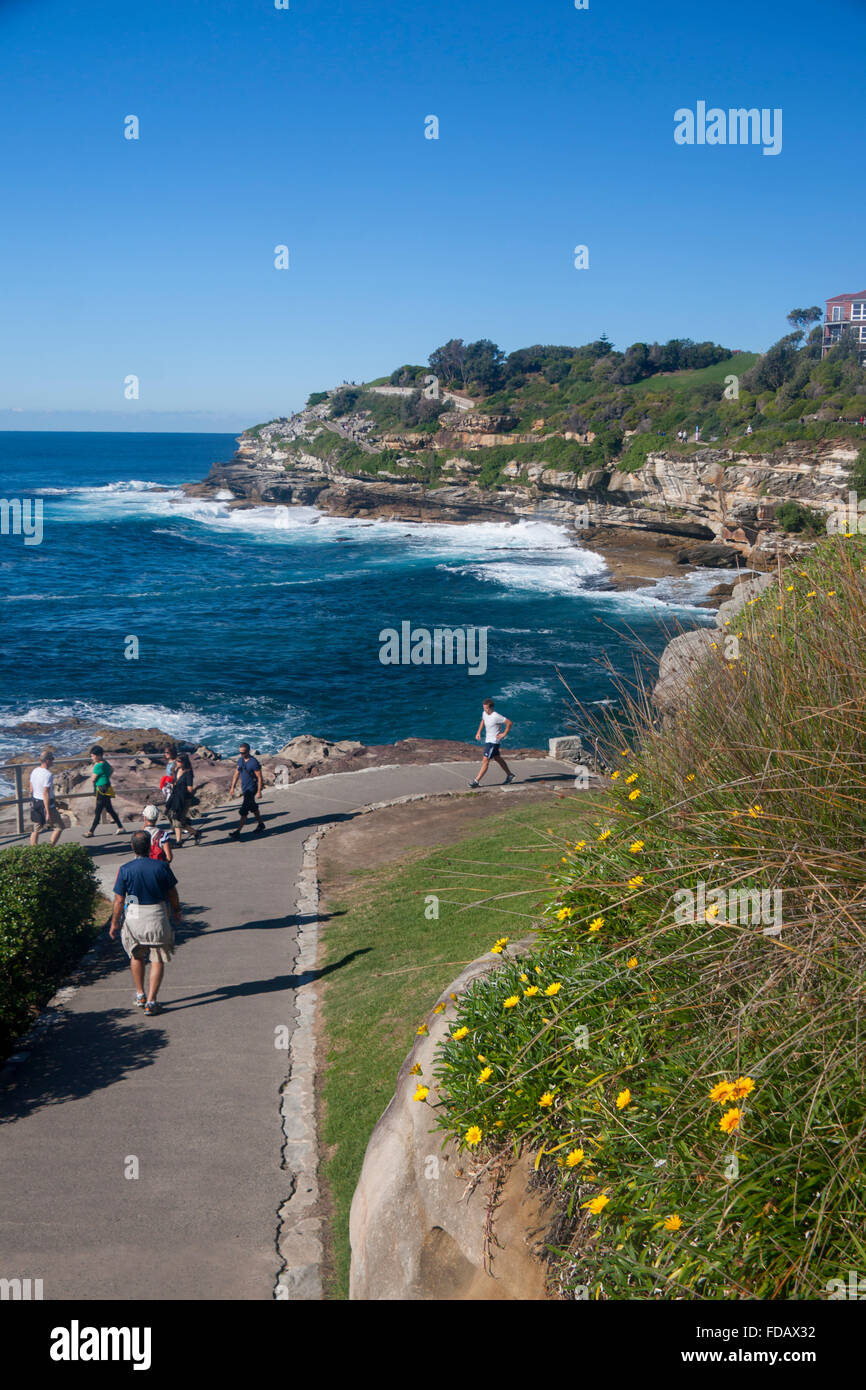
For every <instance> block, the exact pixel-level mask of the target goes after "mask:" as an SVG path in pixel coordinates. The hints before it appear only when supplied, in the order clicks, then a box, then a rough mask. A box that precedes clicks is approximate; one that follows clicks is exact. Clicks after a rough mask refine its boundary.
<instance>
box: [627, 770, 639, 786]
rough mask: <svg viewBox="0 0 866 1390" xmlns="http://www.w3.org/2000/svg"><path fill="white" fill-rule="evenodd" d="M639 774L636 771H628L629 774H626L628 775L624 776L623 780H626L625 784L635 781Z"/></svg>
mask: <svg viewBox="0 0 866 1390" xmlns="http://www.w3.org/2000/svg"><path fill="white" fill-rule="evenodd" d="M639 775H640V774H639V773H637V772H630V773H629V775H628V777H626V779H625V780H626V785H629V784H630V783H631V782H636V781H637V779H638V777H639Z"/></svg>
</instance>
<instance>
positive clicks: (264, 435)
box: [186, 387, 859, 587]
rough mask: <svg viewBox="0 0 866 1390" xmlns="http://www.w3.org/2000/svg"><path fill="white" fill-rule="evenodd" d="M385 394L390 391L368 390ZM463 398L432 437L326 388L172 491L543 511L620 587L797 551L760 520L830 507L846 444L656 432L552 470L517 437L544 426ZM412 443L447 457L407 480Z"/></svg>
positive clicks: (328, 505)
mask: <svg viewBox="0 0 866 1390" xmlns="http://www.w3.org/2000/svg"><path fill="white" fill-rule="evenodd" d="M386 390H388V391H389V393H390V394H394V390H395V388H377V387H373V388H369V390H368V395H371V394H375V392H377V391H386ZM331 394H333V393H331ZM405 394H407V395H410V394H411V392H406V393H405ZM472 404H473V403H472V402H463V406H462V408H461V409H455V410H449V411H445V412H444V413H442V414H441V415H440V416H439V419H438V421H437V428H436V430H435V432H434V433H430V432H427V433H423V434H419V433H413V432H412V431H411V430H404V431H401V432H395V431H393V430H389V429H387V428H384V427H380V426H377V424H376V422H375V421H374V420H372V419H371V417H370V412H369V411H366V410H360V411H358V412H356V413H354V414H349V415H344V416H342V417H341V418H339V419H333V418H331V416H330V413H329V412H330V398H329V399H328V400H325V401H321V402H319V403H317V404H315V405H314V406H312V407H308V408H307V409H305V410H302V411H299V412H298V413H297V414H295V415H293V416H291V417H284V418H282V419H279V420H275V421H272V422H270V423H269V424H267V425H263V426H259V427H257V428H256V429H255V430H250V431H247V432H245V433H244V434H242V435H241V436H240V437H239V439H238V449H237V453H236V454H235V455H234V457H233V458H232V459H230V460H229V461H227V462H219V463H215V464H214V465H213V466H212V468H211V470H210V473H209V474H208V477H207V479H206V480H205V481H204V482H203V483H200V484H195V485H189V486H187V488H186V491H187V493H189V494H191V495H193V496H202V497H209V498H215V497H217V496H220V497H221V498H222V500H225V501H229V504H230V506H232V507H252V506H256V507H258V506H275V507H277V506H279V507H292V506H315V507H317V508H319V509H320V510H321V511H323V512H325V513H328V514H330V515H333V516H345V517H360V518H366V519H370V520H373V519H385V520H392V521H406V522H411V521H420V522H450V523H473V522H483V521H488V522H489V521H515V520H520V519H532V520H536V521H546V522H550V523H553V524H556V525H560V526H563V527H564V528H566V530H568V531H569V532H571V533H572V534H573V535H574V536H575V538H576V539H577V540H579V542H580V544H581V545H584V546H587V547H588V548H590V549H593V550H596V551H598V552H599V553H601V554H602V555H603V556H604V557H605V558H606V559H607V560H608V563H609V565H610V569H611V578H612V582H613V583H614V584H616V585H617V586H622V587H631V586H633V585H635V584H637V583H643V582H645V581H646V580H647V579H654V578H659V577H662V576H664V575H668V574H672V573H676V572H678V571H679V572H682V567H687V566H702V567H705V566H709V567H744V568H750V569H757V570H769V569H773V568H775V566H776V564H777V562H778V561H781V562H782V563H785V562H787V561H788V560H790V559H796V558H798V557H799V556H801V555H802V554H803V553H805V551H807V550H808V549H810V548H811V547H810V543H809V542H808V541H807V540H804V539H803V538H802V537H801V536H798V535H796V534H790V533H787V532H785V531H783V530H782V529H780V528H779V527H777V526H776V525H774V517H775V512H776V509H777V508H778V507H779V506H780V505H781V504H782V503H785V502H797V503H800V504H801V505H803V506H805V507H808V508H809V509H810V510H811V511H813V512H814V513H816V514H817V515H819V516H829V515H830V514H831V513H833V512H835V511H837V510H838V509H839V508H840V507H841V506H843V505H844V502H845V499H846V497H847V492H848V487H849V479H850V476H851V470H852V467H853V465H854V462H855V460H856V458H857V452H858V447H859V442H858V441H856V440H854V439H852V440H851V441H850V442H847V441H844V440H832V441H819V442H806V441H796V442H792V443H790V444H788V445H787V446H786V447H785V448H784V449H780V450H774V451H772V452H768V453H767V454H751V453H749V454H740V453H737V452H735V451H733V450H731V449H725V448H721V447H713V446H712V445H700V444H694V445H693V444H676V445H674V444H673V442H671V443H670V444H666V443H664V442H663V441H662V440H661V439H660V447H659V448H658V450H651V451H649V452H648V453H647V454H646V459H645V462H644V463H643V465H642V466H641V467H640V468H637V469H632V470H628V471H626V470H624V469H619V468H617V467H616V466H615V465H614V464H612V465H610V466H608V467H605V468H598V467H591V468H589V467H588V468H586V469H581V468H580V467H575V468H573V469H566V468H562V467H552V466H550V465H549V464H547V463H545V462H544V461H543V459H541V458H540V459H539V461H538V462H532V461H531V459H529V460H528V459H527V450H526V447H525V446H527V445H532V444H533V442H534V443H536V444H537V445H538V446H539V454H541V452H542V450H541V447H540V446H541V445H542V444H543V443H544V442H545V441H546V440H549V439H550V438H551V436H550V435H533V434H529V435H517V434H514V433H513V432H508V430H507V428H506V426H507V425H508V423H509V422H508V420H507V419H506V418H504V417H500V416H497V415H494V414H485V413H483V412H481V411H478V410H475V409H472ZM563 438H565V439H566V440H569V441H570V442H571V443H572V444H573V445H574V446H575V449H576V451H577V452H578V453H579V451H580V447H581V446H582V445H585V446H586V447H587V448H588V447H589V444H590V443H591V439H590V437H589V436H588V435H587V436H585V437H579V436H575V435H568V434H566V435H565V436H563ZM509 445H512V446H513V445H520V446H521V449H520V450H519V455H520V456H519V457H515V458H514V459H511V460H508V461H506V462H505V463H504V465H498V469H499V471H498V475H497V477H496V480H495V483H494V485H490V484H489V483H488V482H486V481H484V482H483V481H482V473H483V471H484V470H485V468H486V463H485V460H486V458H487V457H488V454H487V452H486V451H489V450H497V451H498V453H499V456H500V458H501V455H502V449H503V447H506V448H507V446H509ZM424 450H428V451H429V450H434V451H436V453H437V457H438V458H439V459H440V460H441V458H442V453H443V451H444V452H445V453H446V454H447V455H448V456H447V457H446V458H445V459H444V462H442V463H441V464H440V465H438V470H437V476H436V477H435V478H432V479H431V478H426V479H425V478H424V477H422V476H420V475H421V474H422V473H423V471H424V470H423V467H422V466H421V462H420V458H421V454H420V452H419V451H424ZM515 452H516V453H517V452H518V451H515ZM529 452H530V453H531V452H532V451H531V449H530V451H529ZM572 452H573V453H574V452H575V450H572ZM487 471H488V474H489V469H488V470H487Z"/></svg>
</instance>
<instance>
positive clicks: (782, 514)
mask: <svg viewBox="0 0 866 1390" xmlns="http://www.w3.org/2000/svg"><path fill="white" fill-rule="evenodd" d="M775 519H776V521H777V522H778V523H779V525H780V526H781V528H782V530H783V531H788V532H795V533H796V532H802V533H804V534H805V535H808V536H817V535H820V534H821V532H822V531H826V529H827V518H826V517H825V516H824V515H823V514H822V513H821V512H816V511H813V509H812V508H811V507H804V506H803V504H802V502H782V503H781V505H780V506H778V507H777V508H776V518H775Z"/></svg>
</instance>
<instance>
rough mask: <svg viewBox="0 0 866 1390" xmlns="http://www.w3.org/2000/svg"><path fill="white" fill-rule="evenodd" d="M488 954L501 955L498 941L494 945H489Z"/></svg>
mask: <svg viewBox="0 0 866 1390" xmlns="http://www.w3.org/2000/svg"><path fill="white" fill-rule="evenodd" d="M490 954H491V955H492V956H501V955H502V947H501V946H500V945H499V943H498V942H497V943H496V945H495V946H491V947H490Z"/></svg>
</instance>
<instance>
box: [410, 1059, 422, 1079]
mask: <svg viewBox="0 0 866 1390" xmlns="http://www.w3.org/2000/svg"><path fill="white" fill-rule="evenodd" d="M409 1075H410V1076H420V1075H421V1063H420V1062H416V1063H415V1065H414V1067H410V1068H409Z"/></svg>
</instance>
